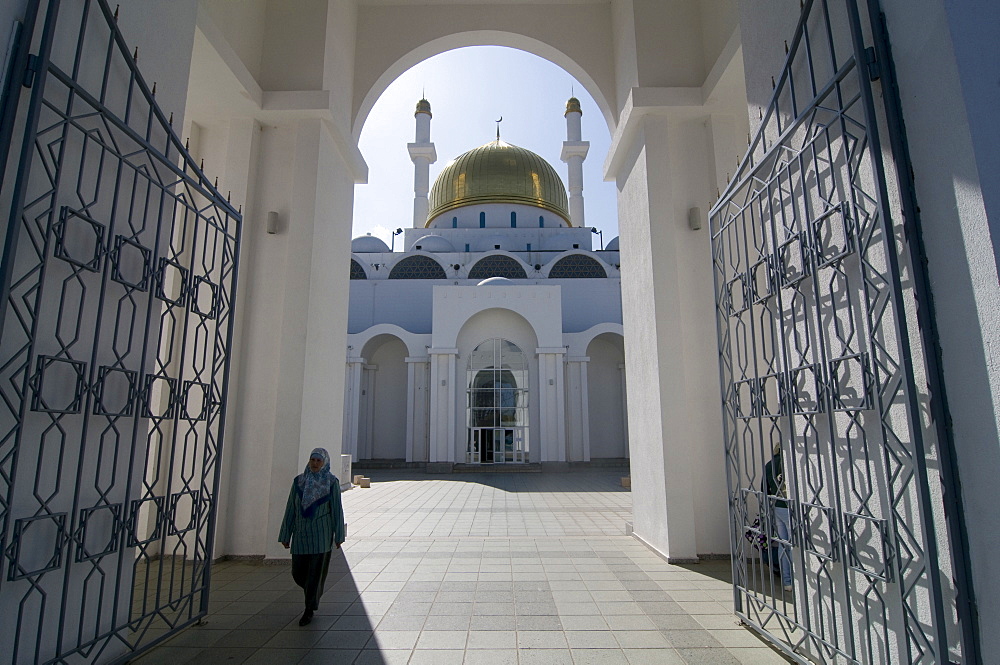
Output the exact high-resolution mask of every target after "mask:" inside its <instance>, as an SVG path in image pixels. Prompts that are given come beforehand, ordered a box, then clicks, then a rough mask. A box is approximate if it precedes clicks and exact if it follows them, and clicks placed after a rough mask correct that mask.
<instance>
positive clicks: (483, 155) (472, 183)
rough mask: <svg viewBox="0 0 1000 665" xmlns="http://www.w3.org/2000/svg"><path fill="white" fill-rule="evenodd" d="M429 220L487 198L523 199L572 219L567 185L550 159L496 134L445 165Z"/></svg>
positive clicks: (490, 200) (497, 200) (433, 193)
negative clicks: (564, 184) (550, 162)
mask: <svg viewBox="0 0 1000 665" xmlns="http://www.w3.org/2000/svg"><path fill="white" fill-rule="evenodd" d="M429 203H430V205H429V207H430V213H428V215H427V222H426V224H424V226H430V223H431V222H432V221H433V220H434V218H435V217H437V216H438V215H441V214H443V213H446V212H448V211H449V210H454V209H455V208H461V207H463V206H467V205H476V204H482V203H519V204H523V205H530V206H535V207H537V208H542V209H544V210H548V211H549V212H553V213H555V214H557V215H559V216H560V217H562V218H563V219H564V220H566V223H567V224H569V225H570V226H572V223H570V221H569V210H568V208H569V203H568V200H567V198H566V188H565V187H564V186H563V183H562V180H561V179H560V178H559V174H557V173H556V171H555V169H553V168H552V167H551V166H550V165H549V163H548V162H546V161H545V160H544V159H542V158H541V157H539V156H538V155H536V154H535V153H533V152H531V151H530V150H525V149H524V148H519V147H517V146H516V145H511V144H509V143H506V142H504V141H501V140H499V139H497V140H496V141H491V142H490V143H487V144H486V145H484V146H480V147H478V148H476V149H475V150H470V151H469V152H467V153H464V154H462V155H459V156H458V157H456V158H455V159H454V160H452V161H451V162H450V163H449V164H448V165H447V166H445V167H444V169H442V171H441V173H440V174H439V175H438V177H437V179H436V180H435V181H434V186H433V187H431V193H430V201H429Z"/></svg>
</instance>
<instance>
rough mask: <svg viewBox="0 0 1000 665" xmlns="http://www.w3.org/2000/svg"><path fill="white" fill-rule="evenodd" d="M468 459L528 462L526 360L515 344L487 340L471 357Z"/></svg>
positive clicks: (495, 462) (501, 462) (492, 462)
mask: <svg viewBox="0 0 1000 665" xmlns="http://www.w3.org/2000/svg"><path fill="white" fill-rule="evenodd" d="M467 385H468V402H467V404H468V407H467V411H468V427H469V438H468V444H467V447H466V460H467V461H468V462H469V463H470V464H505V463H520V462H526V461H528V443H527V442H528V437H527V430H528V391H527V385H528V358H527V356H526V355H525V353H524V352H523V351H521V349H520V348H518V346H517V345H516V344H514V343H513V342H509V341H507V340H505V339H499V338H496V339H489V340H486V341H485V342H483V343H482V344H480V345H479V346H477V347H476V349H475V350H474V351H473V352H472V353H471V354H469V365H468V384H467Z"/></svg>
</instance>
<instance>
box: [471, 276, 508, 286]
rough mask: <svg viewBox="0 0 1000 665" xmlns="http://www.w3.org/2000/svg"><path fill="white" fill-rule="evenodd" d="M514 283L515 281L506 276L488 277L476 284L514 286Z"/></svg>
mask: <svg viewBox="0 0 1000 665" xmlns="http://www.w3.org/2000/svg"><path fill="white" fill-rule="evenodd" d="M513 284H514V282H513V281H511V280H509V279H507V278H506V277H487V278H486V279H484V280H483V281H481V282H479V283H478V284H476V286H512V285H513Z"/></svg>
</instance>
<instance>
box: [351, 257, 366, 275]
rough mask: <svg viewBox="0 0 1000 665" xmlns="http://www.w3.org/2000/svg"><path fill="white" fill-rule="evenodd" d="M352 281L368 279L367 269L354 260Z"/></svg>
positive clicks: (352, 262) (352, 263)
mask: <svg viewBox="0 0 1000 665" xmlns="http://www.w3.org/2000/svg"><path fill="white" fill-rule="evenodd" d="M351 279H368V275H366V274H365V269H364V268H362V267H361V264H360V263H358V262H357V261H355V260H354V259H351Z"/></svg>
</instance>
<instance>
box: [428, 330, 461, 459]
mask: <svg viewBox="0 0 1000 665" xmlns="http://www.w3.org/2000/svg"><path fill="white" fill-rule="evenodd" d="M427 353H428V355H430V358H431V361H430V365H431V391H430V392H431V396H430V412H431V422H430V439H431V440H430V459H428V460H427V461H428V462H432V463H433V462H454V461H455V459H456V453H455V431H456V422H455V418H456V415H455V390H456V387H455V360H456V357H457V356H458V349H428V351H427Z"/></svg>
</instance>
